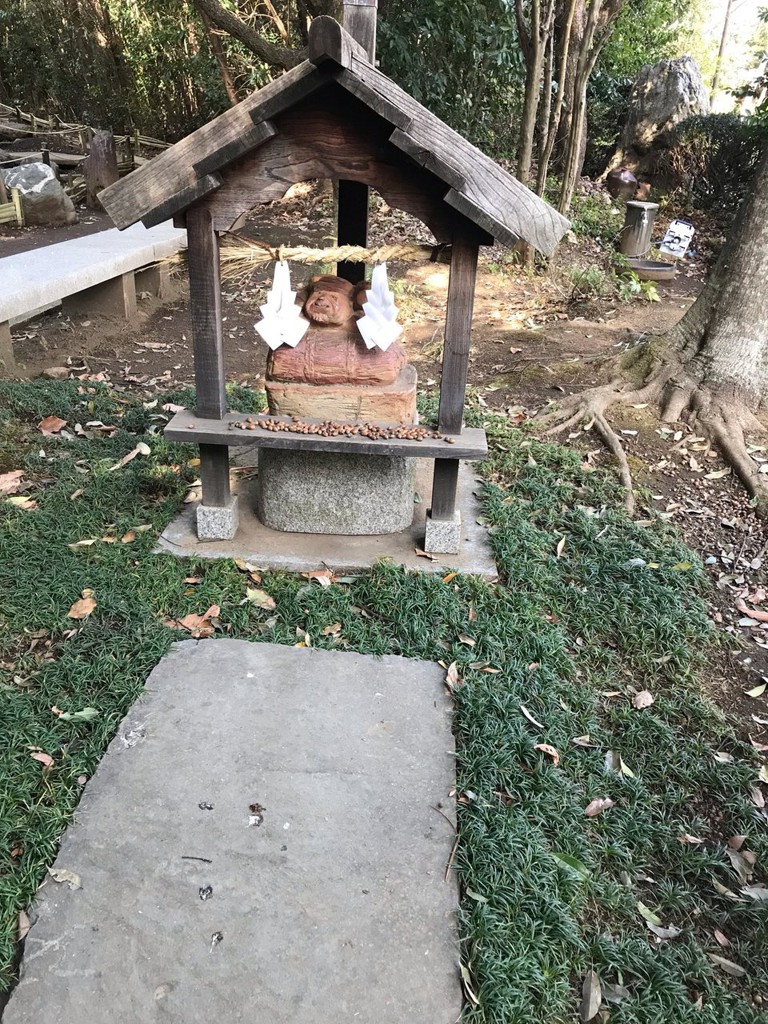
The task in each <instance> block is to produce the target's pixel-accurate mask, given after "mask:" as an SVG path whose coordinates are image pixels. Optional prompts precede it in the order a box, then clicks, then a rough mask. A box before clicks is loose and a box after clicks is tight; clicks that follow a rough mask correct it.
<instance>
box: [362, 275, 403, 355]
mask: <svg viewBox="0 0 768 1024" xmlns="http://www.w3.org/2000/svg"><path fill="white" fill-rule="evenodd" d="M363 312H364V313H365V316H363V317H361V319H360V320H358V321H357V327H358V330H359V331H360V334H361V336H362V338H363V341H364V342H365V344H366V346H367V347H368V348H369V349H370V348H380V349H381V350H382V352H386V351H387V349H388V348H389V346H390V345H391V344H392V342H393V341H395V340H396V339H397V338H399V337H400V335H401V334H402V333H403V328H402V326H401V325H400V324H399V323H398V322H397V314H398V308H397V306H396V305H395V299H394V296H393V295H392V292H391V291H390V288H389V281H388V280H387V264H386V263H379V264H378V265H377V266H375V267H374V268H373V273H372V275H371V285H370V288H369V289H368V301H367V302H365V303H364V304H363Z"/></svg>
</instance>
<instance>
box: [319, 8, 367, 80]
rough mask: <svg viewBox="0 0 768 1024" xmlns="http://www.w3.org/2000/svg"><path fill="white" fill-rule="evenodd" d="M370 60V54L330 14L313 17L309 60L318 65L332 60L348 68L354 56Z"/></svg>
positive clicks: (339, 65) (341, 66)
mask: <svg viewBox="0 0 768 1024" xmlns="http://www.w3.org/2000/svg"><path fill="white" fill-rule="evenodd" d="M353 56H355V57H357V58H358V60H364V61H367V60H368V54H367V52H366V50H365V48H364V47H362V46H361V45H360V43H358V42H357V41H356V40H355V39H354V38H353V37H352V36H351V35H350V34H349V32H347V31H345V30H344V28H342V26H341V25H340V24H339V23H338V21H336V19H335V18H330V17H328V15H325V14H324V15H321V17H319V18H313V19H312V23H311V25H310V26H309V61H310V63H311V64H315V65H317V66H319V65H321V64H325V63H327V62H328V61H330V62H331V63H333V64H336V65H337V66H338V67H340V68H348V67H350V65H351V64H352V57H353Z"/></svg>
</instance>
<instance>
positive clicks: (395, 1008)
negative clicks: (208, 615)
mask: <svg viewBox="0 0 768 1024" xmlns="http://www.w3.org/2000/svg"><path fill="white" fill-rule="evenodd" d="M442 677H443V672H442V670H441V669H440V668H439V667H438V666H436V665H433V664H431V663H427V662H416V661H408V660H406V659H403V658H399V657H386V658H381V659H375V658H372V657H366V656H363V655H358V654H347V653H341V652H338V653H337V652H328V651H314V650H307V649H298V648H291V647H280V646H276V645H271V644H251V643H247V642H245V641H240V640H203V641H194V640H188V641H185V642H183V643H179V644H176V645H175V646H174V648H173V650H172V651H171V653H170V654H169V655H168V656H167V657H165V658H164V659H163V660H162V661H161V662H160V664H159V665H158V666H157V668H156V669H155V670H154V672H153V673H152V674H151V676H150V677H149V680H148V682H147V694H146V697H144V698H143V699H142V700H141V701H139V702H138V703H137V704H136V705H135V706H134V708H133V709H132V711H131V712H130V713H129V715H128V717H127V718H126V719H125V721H124V722H123V724H122V726H121V728H120V731H119V734H118V736H117V737H116V738H115V740H114V741H113V742H112V744H111V745H110V747H109V750H108V752H107V754H106V756H105V758H104V760H103V761H102V763H101V765H100V767H99V769H98V771H97V772H96V774H95V775H94V777H93V779H91V781H90V782H88V784H87V787H86V790H85V794H84V796H83V799H82V802H81V805H80V808H79V810H78V813H77V823H76V824H75V825H74V826H72V827H71V828H70V829H69V830H68V831H67V833H66V835H65V837H64V840H63V842H62V846H61V852H60V854H59V857H58V859H57V861H56V867H57V868H64V869H67V870H68V871H72V872H74V873H75V874H76V875H77V876H78V877H79V879H80V884H81V888H79V889H76V890H74V891H73V890H71V889H70V888H69V886H68V885H67V884H66V883H63V884H60V883H55V882H54V881H53V880H52V879H48V881H47V882H46V883H45V885H44V886H43V887H42V889H41V890H40V893H39V899H38V902H37V904H36V906H35V909H34V910H33V912H32V917H33V921H34V922H35V923H34V924H33V927H32V930H31V931H30V933H29V935H28V936H27V939H26V947H25V952H24V958H23V961H22V968H21V981H20V983H19V985H18V987H17V989H16V990H15V992H14V994H13V996H12V997H11V1001H10V1003H9V1005H8V1007H7V1008H6V1011H5V1014H4V1016H3V1024H31V1022H33V1021H40V1022H43V1021H44V1022H45V1024H150V1022H158V1024H235V1022H243V1024H246V1022H247V1024H258V1022H262V1021H263V1022H265V1024H267V1022H268V1024H283V1022H285V1024H289V1022H290V1024H337V1022H339V1024H341V1022H350V1024H353V1022H354V1024H414V1022H418V1024H453V1022H454V1021H456V1019H457V1018H458V1016H459V1013H460V1009H461V997H460V988H459V981H458V968H457V964H458V942H457V937H456V923H455V911H456V900H457V893H456V885H455V882H454V881H453V880H451V881H450V882H448V883H446V882H445V881H444V874H445V869H446V865H447V863H448V860H449V857H450V853H451V849H452V844H453V840H454V835H453V831H452V829H451V828H450V826H449V824H448V822H447V821H446V820H445V818H444V817H443V816H442V815H441V814H440V813H439V812H438V811H437V810H435V808H436V807H437V806H438V805H441V807H442V810H443V811H444V812H445V814H447V815H448V817H449V818H454V814H455V808H454V806H453V802H452V800H451V799H450V798H449V796H448V794H449V792H450V790H451V789H452V785H453V769H454V757H453V740H452V736H451V729H450V708H449V706H448V702H447V698H446V695H445V691H444V687H443V683H442ZM262 819H263V820H262ZM260 821H261V823H259V822H260ZM208 888H210V890H211V891H210V894H209V895H208V898H205V899H203V896H206V894H207V892H208ZM217 935H221V939H220V941H218V942H215V941H214V940H213V936H217Z"/></svg>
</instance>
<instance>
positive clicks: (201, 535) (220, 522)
mask: <svg viewBox="0 0 768 1024" xmlns="http://www.w3.org/2000/svg"><path fill="white" fill-rule="evenodd" d="M196 519H197V538H198V540H232V538H233V537H234V536H235V534H236V533H237V526H238V511H237V495H234V494H233V495H232V497H231V498H230V499H229V504H228V505H222V506H216V505H198V506H197V509H196Z"/></svg>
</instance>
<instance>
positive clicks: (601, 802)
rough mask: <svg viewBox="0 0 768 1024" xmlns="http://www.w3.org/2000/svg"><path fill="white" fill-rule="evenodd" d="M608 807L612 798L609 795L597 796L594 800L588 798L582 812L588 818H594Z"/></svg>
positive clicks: (611, 804)
mask: <svg viewBox="0 0 768 1024" xmlns="http://www.w3.org/2000/svg"><path fill="white" fill-rule="evenodd" d="M610 807H613V800H611V798H610V797H609V796H598V797H596V798H595V799H594V800H590V802H589V803H588V804H587V806H586V807H585V808H584V814H585V815H586V816H587V817H588V818H596V817H597V815H598V814H602V813H603V811H607V810H608V809H609V808H610Z"/></svg>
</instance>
